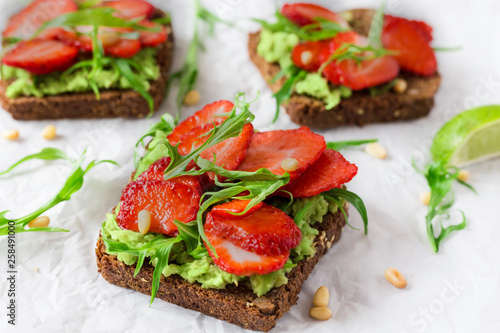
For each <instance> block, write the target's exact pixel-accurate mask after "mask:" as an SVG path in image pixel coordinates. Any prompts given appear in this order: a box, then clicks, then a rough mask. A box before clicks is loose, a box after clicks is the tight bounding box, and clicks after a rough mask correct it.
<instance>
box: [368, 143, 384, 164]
mask: <svg viewBox="0 0 500 333" xmlns="http://www.w3.org/2000/svg"><path fill="white" fill-rule="evenodd" d="M365 152H366V153H367V154H368V155H371V156H373V157H376V158H379V159H381V160H383V159H384V158H386V157H387V150H385V148H384V146H382V145H381V144H380V143H378V142H373V143H369V144H367V145H366V147H365Z"/></svg>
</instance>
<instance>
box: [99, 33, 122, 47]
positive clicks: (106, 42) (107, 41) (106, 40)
mask: <svg viewBox="0 0 500 333" xmlns="http://www.w3.org/2000/svg"><path fill="white" fill-rule="evenodd" d="M98 38H99V40H100V41H101V43H102V46H112V45H115V44H118V42H119V41H120V39H121V38H120V36H118V34H116V33H114V32H111V31H102V32H100V33H99V36H98Z"/></svg>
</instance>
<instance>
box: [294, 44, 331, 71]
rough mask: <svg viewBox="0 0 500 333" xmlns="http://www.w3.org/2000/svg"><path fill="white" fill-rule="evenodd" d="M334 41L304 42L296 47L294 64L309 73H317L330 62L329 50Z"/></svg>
mask: <svg viewBox="0 0 500 333" xmlns="http://www.w3.org/2000/svg"><path fill="white" fill-rule="evenodd" d="M332 40H333V39H326V40H320V41H314V42H304V43H300V44H297V45H295V47H294V48H293V50H292V61H293V63H294V64H295V65H296V66H297V67H300V68H302V69H305V70H306V71H308V72H315V71H317V70H318V69H319V68H320V67H321V65H322V64H323V63H324V62H325V61H327V60H328V57H329V55H330V52H329V48H330V43H331V42H332Z"/></svg>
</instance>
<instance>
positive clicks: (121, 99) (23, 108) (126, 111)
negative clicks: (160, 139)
mask: <svg viewBox="0 0 500 333" xmlns="http://www.w3.org/2000/svg"><path fill="white" fill-rule="evenodd" d="M164 16H165V13H163V12H162V11H160V10H159V9H157V10H156V12H155V17H157V18H158V17H164ZM166 28H167V33H168V38H167V40H166V41H165V42H164V43H162V44H161V45H159V46H157V49H158V51H157V54H156V61H157V62H158V65H159V67H160V76H159V77H158V79H156V80H154V81H150V86H151V87H150V89H149V93H150V94H151V96H152V97H153V100H154V109H155V111H156V110H158V109H159V108H160V106H161V104H162V102H163V99H164V98H165V93H166V85H167V80H168V73H169V70H170V65H171V63H172V53H173V47H174V37H173V33H172V25H171V24H168V25H167V26H166ZM8 85H9V82H7V81H0V103H1V104H2V107H3V108H4V109H5V110H6V111H7V112H9V113H10V114H11V115H12V117H13V118H14V119H16V120H43V119H64V118H114V117H124V118H142V117H145V116H147V115H148V114H149V112H150V110H149V105H148V103H147V102H146V100H145V99H144V98H143V97H142V96H141V95H140V94H139V93H137V92H136V91H134V90H130V89H129V90H120V89H108V90H104V89H103V90H101V99H100V100H97V98H96V96H95V94H94V93H93V92H83V93H71V94H69V93H68V94H60V95H54V96H44V97H33V96H29V97H26V96H20V97H16V98H8V97H7V96H6V95H5V91H6V89H7V87H8Z"/></svg>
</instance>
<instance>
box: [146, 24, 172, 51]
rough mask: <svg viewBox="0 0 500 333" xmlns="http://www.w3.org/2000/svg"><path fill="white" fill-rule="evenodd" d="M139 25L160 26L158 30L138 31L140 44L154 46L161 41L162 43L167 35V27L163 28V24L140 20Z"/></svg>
mask: <svg viewBox="0 0 500 333" xmlns="http://www.w3.org/2000/svg"><path fill="white" fill-rule="evenodd" d="M140 25H142V26H145V27H148V28H155V27H160V29H161V30H160V31H159V32H152V31H144V30H141V31H139V34H140V37H139V40H140V41H141V44H142V46H149V47H155V46H158V45H160V44H161V43H164V42H165V41H166V40H167V36H168V34H167V28H165V26H164V25H161V24H158V23H154V22H151V21H147V20H145V21H142V22H141V23H140Z"/></svg>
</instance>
